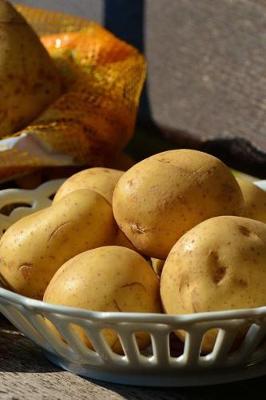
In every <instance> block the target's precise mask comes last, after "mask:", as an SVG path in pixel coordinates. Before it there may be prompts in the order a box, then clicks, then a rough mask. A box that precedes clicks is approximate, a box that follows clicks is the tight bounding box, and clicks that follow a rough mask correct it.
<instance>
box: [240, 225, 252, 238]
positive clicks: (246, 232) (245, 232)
mask: <svg viewBox="0 0 266 400" xmlns="http://www.w3.org/2000/svg"><path fill="white" fill-rule="evenodd" d="M238 229H239V232H240V233H241V234H242V235H243V236H246V237H248V236H250V235H251V232H250V230H249V229H248V228H246V227H245V226H243V225H238Z"/></svg>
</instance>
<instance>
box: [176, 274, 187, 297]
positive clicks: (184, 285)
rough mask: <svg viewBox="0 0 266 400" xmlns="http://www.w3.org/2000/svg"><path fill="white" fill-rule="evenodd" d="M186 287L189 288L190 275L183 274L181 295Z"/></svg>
mask: <svg viewBox="0 0 266 400" xmlns="http://www.w3.org/2000/svg"><path fill="white" fill-rule="evenodd" d="M185 287H186V288H188V287H189V277H188V275H186V274H183V275H182V276H181V278H180V283H179V288H178V291H179V293H181V292H182V290H183V289H184V288H185Z"/></svg>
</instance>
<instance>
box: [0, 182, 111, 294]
mask: <svg viewBox="0 0 266 400" xmlns="http://www.w3.org/2000/svg"><path fill="white" fill-rule="evenodd" d="M115 234H116V230H115V227H114V222H113V215H112V209H111V207H110V205H109V204H108V203H107V202H106V200H105V199H104V198H103V197H102V196H100V195H99V194H98V193H95V192H92V191H91V190H89V189H84V190H78V191H76V192H73V193H70V194H69V195H68V196H66V197H64V198H63V199H62V200H61V201H59V202H58V203H56V204H54V205H52V206H51V207H48V208H46V209H44V210H42V211H39V212H37V213H34V214H32V215H30V216H27V217H24V218H22V219H21V220H19V221H18V222H16V223H15V224H14V225H12V226H11V227H10V228H9V229H8V230H7V231H6V232H5V234H4V235H3V236H2V238H1V240H0V274H1V275H2V277H3V278H4V280H5V281H6V282H7V284H8V286H10V288H11V289H12V290H14V291H16V292H17V293H20V294H23V295H25V296H29V297H33V298H36V299H42V297H43V294H44V291H45V289H46V287H47V285H48V283H49V282H50V280H51V278H52V276H53V275H54V273H55V272H56V271H57V270H58V268H59V267H61V265H62V264H64V263H65V262H66V261H67V260H69V259H70V258H72V257H73V256H75V255H76V254H79V253H81V252H83V251H85V250H89V249H92V248H95V247H98V246H102V245H105V244H109V243H112V242H113V237H114V236H115Z"/></svg>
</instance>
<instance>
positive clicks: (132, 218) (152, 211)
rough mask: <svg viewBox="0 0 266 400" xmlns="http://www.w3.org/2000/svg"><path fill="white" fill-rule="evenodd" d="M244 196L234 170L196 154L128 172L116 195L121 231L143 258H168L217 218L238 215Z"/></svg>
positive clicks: (171, 155) (155, 160)
mask: <svg viewBox="0 0 266 400" xmlns="http://www.w3.org/2000/svg"><path fill="white" fill-rule="evenodd" d="M242 207H243V196H242V194H241V191H240V188H239V186H238V184H237V182H236V180H235V178H234V177H233V175H232V173H231V172H230V170H229V169H228V168H227V167H226V166H225V165H224V164H223V163H222V162H221V161H220V160H218V159H217V158H215V157H213V156H211V155H208V154H205V153H202V152H199V151H194V150H171V151H166V152H164V153H159V154H156V155H154V156H152V157H149V158H147V159H145V160H143V161H141V162H139V163H138V164H136V165H134V166H133V167H132V168H130V169H129V170H128V171H126V172H125V173H124V174H123V175H122V177H121V178H120V179H119V182H118V184H117V185H116V188H115V191H114V195H113V212H114V216H115V219H116V222H117V223H118V226H119V227H120V229H121V230H122V231H123V232H124V233H125V235H126V236H127V237H128V239H129V240H130V241H131V242H132V243H133V245H134V246H135V247H136V249H138V250H139V251H140V252H141V253H143V254H145V255H147V256H150V257H154V258H160V259H165V258H166V257H167V255H168V253H169V251H170V250H171V247H172V246H173V245H174V244H175V242H176V241H177V239H178V238H180V237H181V236H182V235H183V234H184V233H185V232H186V231H188V230H189V229H191V228H192V227H193V226H195V225H197V224H198V223H200V222H201V221H203V220H205V219H208V218H210V217H214V216H217V215H239V214H240V213H241V210H242Z"/></svg>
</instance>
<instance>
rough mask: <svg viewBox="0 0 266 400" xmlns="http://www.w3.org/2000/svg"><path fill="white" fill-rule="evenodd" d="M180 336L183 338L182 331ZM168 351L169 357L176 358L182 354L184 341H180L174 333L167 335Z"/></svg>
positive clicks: (183, 332) (184, 333)
mask: <svg viewBox="0 0 266 400" xmlns="http://www.w3.org/2000/svg"><path fill="white" fill-rule="evenodd" d="M182 334H183V336H185V335H186V332H185V331H182ZM180 337H181V336H180ZM169 349H170V357H174V358H178V357H180V356H182V354H183V353H184V341H182V340H181V339H180V338H179V337H178V336H177V335H176V333H175V332H171V333H170V335H169Z"/></svg>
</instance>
